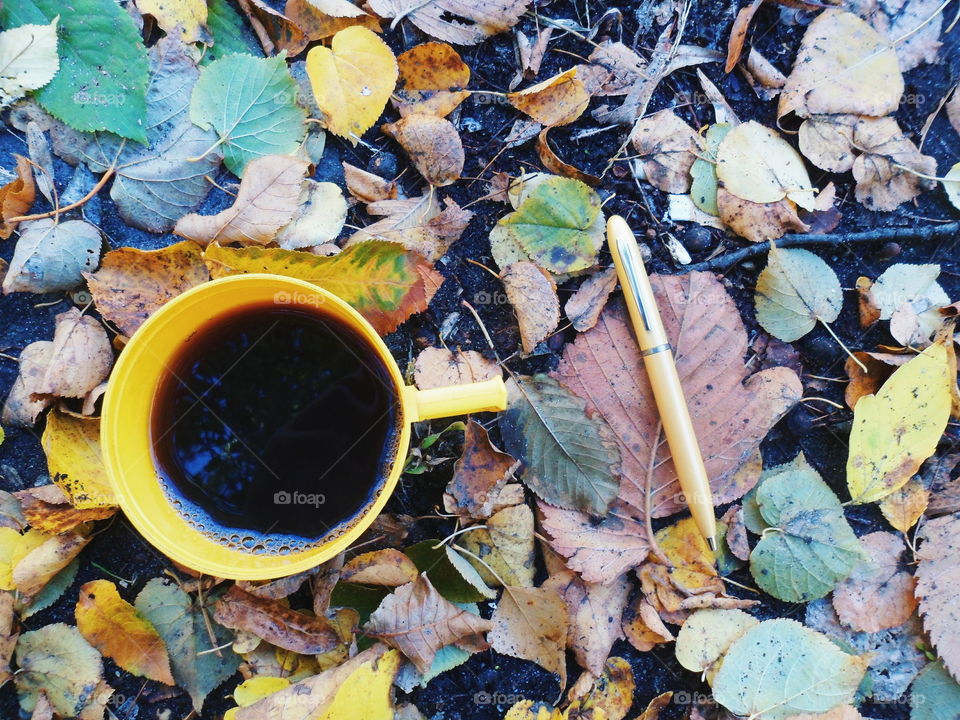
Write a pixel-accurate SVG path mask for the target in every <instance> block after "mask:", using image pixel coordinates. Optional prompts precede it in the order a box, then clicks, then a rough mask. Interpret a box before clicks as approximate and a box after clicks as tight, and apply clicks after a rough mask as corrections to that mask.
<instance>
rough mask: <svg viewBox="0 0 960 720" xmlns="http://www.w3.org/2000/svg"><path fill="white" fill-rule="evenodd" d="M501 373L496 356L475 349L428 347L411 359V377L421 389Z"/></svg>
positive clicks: (454, 383)
mask: <svg viewBox="0 0 960 720" xmlns="http://www.w3.org/2000/svg"><path fill="white" fill-rule="evenodd" d="M501 375H503V371H502V370H501V369H500V365H499V364H497V361H496V360H487V359H486V358H485V357H484V356H483V355H481V354H480V353H478V352H477V351H476V350H458V351H457V352H453V351H452V350H448V349H447V348H435V347H428V348H424V349H423V350H421V351H420V354H419V355H417V360H416V362H415V363H414V370H413V379H414V382H415V383H416V384H417V387H418V388H420V389H421V390H429V389H430V388H438V387H447V386H448V385H463V384H466V383H475V382H483V381H484V380H491V379H492V378H495V377H500V376H501Z"/></svg>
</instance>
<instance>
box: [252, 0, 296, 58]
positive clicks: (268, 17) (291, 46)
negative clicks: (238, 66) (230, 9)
mask: <svg viewBox="0 0 960 720" xmlns="http://www.w3.org/2000/svg"><path fill="white" fill-rule="evenodd" d="M238 3H239V5H240V9H241V10H243V12H244V13H245V14H246V16H247V19H248V20H249V21H250V25H251V26H252V27H253V31H254V32H255V33H256V34H257V38H258V39H259V40H260V44H261V45H263V51H264V53H266V54H267V55H268V56H269V55H276V54H277V53H279V52H280V51H281V50H286V51H287V54H288V55H290V56H291V57H292V56H294V55H299V54H300V52H301V51H302V50H303V49H304V48H305V47H306V46H307V41H308V39H307V37H306V36H305V35H304V34H303V31H302V30H301V29H300V28H299V27H297V25H296V24H295V23H294V22H293V21H292V20H291V19H290V18H288V17H287V16H286V15H284V14H283V13H279V12H277V11H276V10H274V9H273V8H271V7H270V6H269V5H267V3H265V2H263V0H238Z"/></svg>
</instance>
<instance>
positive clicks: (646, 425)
mask: <svg viewBox="0 0 960 720" xmlns="http://www.w3.org/2000/svg"><path fill="white" fill-rule="evenodd" d="M651 282H652V284H653V289H654V294H655V296H656V298H657V303H658V305H659V307H660V312H661V314H662V317H663V322H664V326H665V328H666V331H667V336H668V338H669V339H670V343H671V345H672V346H673V347H674V348H675V352H676V356H677V370H678V373H679V375H680V381H681V383H682V385H683V389H684V391H685V394H686V398H687V404H688V406H689V408H690V415H691V418H692V420H693V426H694V429H695V430H696V432H697V437H698V439H699V442H700V448H701V451H702V453H703V458H704V462H705V463H706V466H707V474H708V475H709V476H710V478H711V486H712V488H713V493H714V502H715V503H716V504H718V505H721V504H724V503H727V502H731V501H733V500H736V499H737V498H739V497H742V496H743V495H744V494H745V493H746V492H747V491H748V490H749V489H750V487H752V485H753V484H755V482H756V479H757V478H756V476H755V475H753V476H748V477H747V478H746V479H741V482H738V478H737V476H736V472H737V469H738V468H739V467H740V466H741V465H743V464H744V463H745V462H747V461H748V460H749V459H750V458H751V457H752V456H753V454H754V451H755V450H756V448H757V446H758V445H759V443H760V441H761V440H762V439H763V437H764V436H765V435H766V434H767V432H768V431H769V430H770V428H772V427H773V426H774V424H776V422H777V421H778V420H779V419H780V418H781V417H783V415H784V414H785V413H786V412H787V410H789V409H790V408H791V407H793V405H794V404H795V403H796V402H797V401H798V400H799V398H800V395H801V392H802V388H801V385H800V380H799V378H797V375H796V373H795V372H793V371H792V370H789V369H787V368H784V367H774V368H770V369H767V370H763V371H761V372H758V373H755V374H753V375H750V373H749V371H748V369H747V368H746V367H745V366H744V364H743V358H744V357H745V356H746V350H747V334H746V331H745V329H744V327H743V323H742V321H741V319H740V314H739V312H738V311H737V308H736V305H735V304H734V302H733V300H732V299H731V298H730V296H729V295H728V294H727V292H726V290H724V288H723V286H722V285H721V284H720V282H719V280H717V278H716V276H715V275H713V274H711V273H699V272H695V273H691V274H688V275H681V276H661V275H653V276H651ZM555 375H556V377H557V378H558V379H559V380H560V381H561V382H563V383H565V384H566V385H567V386H568V387H569V388H570V390H572V391H573V392H574V393H576V394H577V395H579V396H580V397H582V398H584V399H585V400H587V401H588V405H589V406H592V407H593V409H594V411H595V412H597V413H599V414H600V415H601V416H602V417H603V418H604V419H605V420H606V421H607V423H608V424H609V425H610V427H611V428H612V429H613V431H614V433H615V435H616V439H617V445H618V446H619V448H620V454H621V460H622V466H621V473H622V477H621V482H620V499H621V500H622V501H624V503H625V504H626V505H628V506H629V507H630V510H631V512H632V513H633V514H634V517H636V518H638V519H639V518H642V517H643V515H644V508H645V507H646V491H645V489H644V488H645V484H646V483H645V479H646V476H647V472H648V468H650V467H651V466H653V468H654V471H653V474H652V483H651V488H652V490H653V499H652V506H653V516H654V517H665V516H667V515H671V514H673V513H675V512H678V511H680V510H681V509H683V508H684V507H685V504H684V503H683V502H682V500H681V499H680V498H679V497H678V496H679V485H678V483H677V479H676V471H675V469H674V467H673V462H672V461H671V460H670V459H669V449H668V448H667V444H666V443H664V442H661V440H660V432H659V414H658V413H657V410H656V402H655V401H654V397H653V391H652V388H651V387H650V382H649V380H648V378H647V375H646V372H645V371H644V370H643V360H642V358H641V357H640V351H639V350H638V349H637V344H636V340H635V339H634V337H633V334H632V331H631V329H630V327H629V325H628V324H627V323H626V322H625V318H624V314H623V310H622V308H621V307H619V306H615V307H608V308H607V309H606V310H605V311H604V312H603V314H602V315H601V316H600V322H599V323H598V324H597V326H596V327H594V328H593V329H592V330H590V331H588V332H586V333H583V334H582V335H580V336H578V337H577V339H576V341H575V342H573V343H571V344H568V345H567V346H566V348H565V349H564V353H563V358H562V360H561V361H560V365H559V367H558V368H557V370H556V373H555ZM654 449H655V452H656V455H655V462H651V460H652V459H653V458H651V452H652V451H654Z"/></svg>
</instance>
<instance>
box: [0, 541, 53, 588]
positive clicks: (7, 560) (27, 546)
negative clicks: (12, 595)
mask: <svg viewBox="0 0 960 720" xmlns="http://www.w3.org/2000/svg"><path fill="white" fill-rule="evenodd" d="M47 537H48V535H46V533H42V532H40V531H39V530H33V529H30V530H27V532H26V533H24V534H23V535H21V534H20V533H18V532H17V531H16V530H14V529H13V528H8V527H0V590H15V589H16V585H15V584H14V582H13V568H14V567H15V566H16V565H17V563H19V562H20V561H21V560H23V558H24V557H25V556H26V555H27V554H28V553H29V552H30V551H31V550H34V549H35V548H37V547H39V546H40V545H42V544H43V541H44V540H46V539H47Z"/></svg>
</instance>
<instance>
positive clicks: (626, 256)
mask: <svg viewBox="0 0 960 720" xmlns="http://www.w3.org/2000/svg"><path fill="white" fill-rule="evenodd" d="M617 249H618V250H619V251H620V259H621V260H622V261H623V271H624V274H625V275H626V276H627V280H629V282H630V294H631V295H633V299H634V301H635V302H636V307H637V309H638V310H639V311H640V317H641V318H642V319H643V327H644V329H645V330H646V331H647V332H650V330H651V328H650V320H649V319H648V318H649V317H650V315H651V312H650V308H648V307H647V305H646V302H645V300H644V299H643V294H642V293H641V292H640V288H639V287H638V285H637V278H638V277H639V275H640V269H639V268H638V267H637V257H636V254H635V253H636V252H637V246H636V243H635V242H634V243H628V242H627V241H625V240H623V239H620V238H618V239H617Z"/></svg>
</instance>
